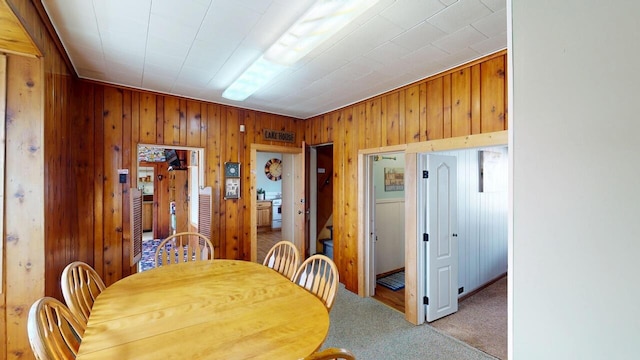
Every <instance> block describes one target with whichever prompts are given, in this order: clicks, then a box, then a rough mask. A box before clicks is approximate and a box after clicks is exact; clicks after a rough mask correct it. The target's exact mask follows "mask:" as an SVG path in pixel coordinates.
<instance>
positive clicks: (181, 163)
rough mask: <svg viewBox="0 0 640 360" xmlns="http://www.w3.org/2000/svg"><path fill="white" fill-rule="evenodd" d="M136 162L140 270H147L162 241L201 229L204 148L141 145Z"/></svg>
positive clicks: (151, 265)
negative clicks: (140, 200)
mask: <svg viewBox="0 0 640 360" xmlns="http://www.w3.org/2000/svg"><path fill="white" fill-rule="evenodd" d="M137 159H138V168H137V181H136V187H137V188H138V189H140V190H141V192H142V200H143V203H142V215H143V219H142V224H143V243H142V259H141V261H140V262H139V271H144V270H146V269H147V268H150V267H153V264H152V261H153V259H152V252H153V251H155V246H156V245H157V243H159V241H160V239H164V238H166V237H167V236H169V235H172V234H175V233H178V232H186V231H195V232H199V230H200V221H202V220H201V219H200V215H201V214H200V204H199V200H200V193H201V192H202V189H203V187H204V184H205V182H204V170H203V166H202V165H201V164H203V163H204V149H202V148H190V147H175V146H166V145H147V144H140V145H138V157H137ZM209 222H210V219H209Z"/></svg>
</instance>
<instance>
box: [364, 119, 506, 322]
mask: <svg viewBox="0 0 640 360" xmlns="http://www.w3.org/2000/svg"><path fill="white" fill-rule="evenodd" d="M507 142H508V138H507V132H506V131H504V132H500V133H492V134H478V135H469V136H465V137H457V138H450V139H442V140H433V141H428V142H422V143H412V144H407V145H397V146H388V147H383V148H375V149H364V150H360V151H359V152H358V167H359V172H358V179H359V180H358V206H359V207H360V208H361V209H363V211H362V212H361V213H360V214H361V215H360V217H359V219H358V223H359V225H358V226H359V228H360V229H361V230H360V231H359V232H358V252H359V253H360V254H363V256H362V257H360V258H359V259H358V269H359V273H360V274H362V275H361V277H360V278H359V288H358V293H359V294H360V295H361V296H372V295H373V292H374V291H375V290H374V286H375V284H376V281H375V280H376V279H375V276H374V275H375V272H374V265H375V262H374V259H373V256H372V254H375V252H374V246H375V238H374V236H375V227H374V225H375V207H374V206H372V205H373V201H372V199H374V197H373V195H372V191H373V175H372V166H373V160H372V156H374V155H384V154H387V153H393V152H402V153H404V154H405V222H404V226H405V236H404V245H405V294H406V295H405V299H404V300H405V301H404V303H405V319H406V320H407V321H409V322H411V323H413V324H416V325H418V324H422V323H424V322H425V317H424V311H423V310H422V309H421V308H422V307H423V304H422V303H423V296H424V294H423V292H422V291H423V289H421V288H419V286H418V283H419V279H418V278H417V275H418V273H419V272H420V271H421V269H422V266H423V265H422V263H421V262H420V261H421V260H420V259H419V256H418V254H419V253H420V250H419V249H420V248H421V246H422V245H421V244H422V241H423V239H422V234H418V226H417V224H418V219H417V214H418V201H417V188H418V187H417V181H418V180H419V178H420V177H421V175H422V174H418V156H419V154H421V153H432V152H455V151H461V150H462V151H468V153H467V155H465V156H466V158H467V163H474V164H475V168H476V170H475V171H472V170H471V169H472V167H470V166H469V167H467V168H466V169H467V170H466V171H467V173H468V175H469V176H468V177H469V179H475V180H469V183H468V186H469V188H468V189H464V190H460V191H459V194H460V198H461V199H462V200H461V202H463V203H464V200H465V199H467V198H468V197H469V196H471V195H473V197H474V198H475V200H474V201H476V204H474V206H482V201H485V200H483V198H485V197H488V196H486V195H487V194H486V193H479V192H478V182H477V181H478V176H479V175H478V171H477V166H478V165H477V164H478V153H477V151H478V149H481V148H483V147H485V148H491V147H496V146H501V147H502V148H503V149H504V152H505V153H506V151H507V149H506V144H507ZM459 167H460V166H459ZM460 174H461V172H460V171H459V179H460V178H465V176H463V175H460ZM419 175H420V176H419ZM505 199H506V193H505ZM492 201H493V200H492ZM478 204H479V205H478ZM507 213H508V210H504V211H502V210H500V211H493V212H492V214H493V215H496V216H497V217H500V218H504V219H505V221H504V222H501V221H502V220H496V221H497V222H498V225H497V226H493V227H490V228H487V229H483V230H482V231H478V229H479V228H478V226H481V224H482V222H479V221H480V220H484V219H485V218H486V216H483V215H482V214H481V213H478V212H476V213H473V212H472V211H471V212H470V214H469V215H465V217H464V218H462V219H461V220H460V221H459V226H460V227H465V228H469V229H472V230H473V229H474V226H475V230H474V231H473V232H474V233H475V234H482V235H483V236H485V238H482V239H477V238H473V239H470V240H469V239H467V240H468V244H466V245H465V246H464V247H461V250H460V254H459V257H460V265H459V270H460V271H459V277H461V276H464V277H465V278H464V279H463V280H461V281H459V284H462V286H464V289H463V294H460V295H464V294H465V293H467V292H470V291H473V289H476V288H478V287H479V286H481V285H483V284H485V283H487V282H489V281H491V280H493V278H492V277H491V274H492V273H493V272H499V271H500V270H501V267H502V266H504V269H505V270H503V272H506V263H507V260H506V259H507V255H506V254H507V250H508V246H507V236H506V231H503V230H502V229H505V230H506V228H507V225H506V215H507ZM493 215H492V217H493ZM497 229H500V230H499V231H498V230H497ZM469 231H471V230H469ZM496 231H498V233H496ZM495 234H498V235H499V236H494V235H495ZM486 238H493V239H498V240H497V241H498V243H497V244H489V245H487V244H485V242H486ZM486 248H488V249H492V251H490V255H491V256H486V254H485V253H482V251H485V252H486ZM496 256H497V257H499V258H500V260H499V261H495V257H496ZM421 280H422V279H420V281H421Z"/></svg>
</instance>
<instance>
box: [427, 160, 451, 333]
mask: <svg viewBox="0 0 640 360" xmlns="http://www.w3.org/2000/svg"><path fill="white" fill-rule="evenodd" d="M456 170H457V164H456V158H455V157H454V156H444V155H431V154H430V155H426V156H422V171H421V172H420V174H421V175H422V176H423V181H421V182H420V183H421V187H423V190H424V191H421V194H423V195H426V197H425V196H423V197H422V199H421V201H422V205H421V206H423V207H424V211H423V214H424V215H425V218H424V226H423V228H424V232H423V235H422V236H423V243H424V245H425V251H426V254H425V258H426V264H425V267H426V276H425V279H426V284H425V298H424V303H425V313H426V317H427V321H428V322H431V321H434V320H437V319H439V318H441V317H444V316H447V315H449V314H452V313H454V312H456V311H458V240H457V236H458V235H457V234H456V233H457V231H458V230H457V223H458V222H457V216H458V214H457V206H456V205H457V199H456V186H457V185H456V184H457V181H456ZM425 171H426V172H425ZM424 187H426V189H424Z"/></svg>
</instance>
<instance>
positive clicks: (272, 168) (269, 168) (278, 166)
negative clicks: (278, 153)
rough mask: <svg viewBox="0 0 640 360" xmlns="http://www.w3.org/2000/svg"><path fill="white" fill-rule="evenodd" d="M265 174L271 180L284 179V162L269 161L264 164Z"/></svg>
mask: <svg viewBox="0 0 640 360" xmlns="http://www.w3.org/2000/svg"><path fill="white" fill-rule="evenodd" d="M264 174H265V175H267V178H268V179H269V180H273V181H278V180H280V179H282V162H281V161H280V159H276V158H273V159H269V160H268V161H267V163H266V164H264Z"/></svg>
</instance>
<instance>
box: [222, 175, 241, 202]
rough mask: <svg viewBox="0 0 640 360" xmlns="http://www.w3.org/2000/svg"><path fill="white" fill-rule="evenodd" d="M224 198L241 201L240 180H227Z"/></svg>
mask: <svg viewBox="0 0 640 360" xmlns="http://www.w3.org/2000/svg"><path fill="white" fill-rule="evenodd" d="M224 198H225V200H229V199H240V179H239V178H227V179H226V180H225V183H224Z"/></svg>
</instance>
